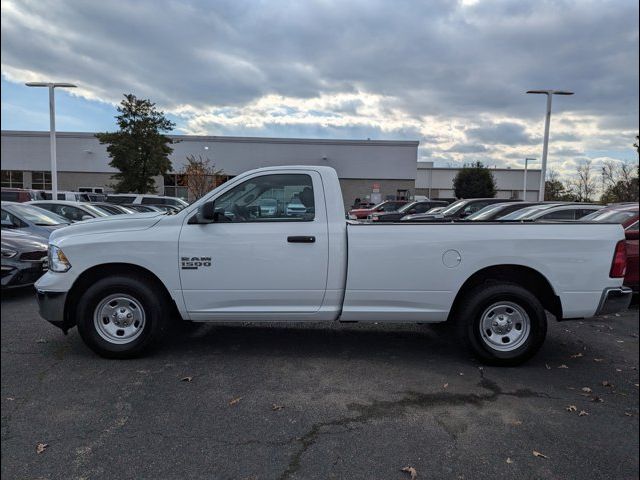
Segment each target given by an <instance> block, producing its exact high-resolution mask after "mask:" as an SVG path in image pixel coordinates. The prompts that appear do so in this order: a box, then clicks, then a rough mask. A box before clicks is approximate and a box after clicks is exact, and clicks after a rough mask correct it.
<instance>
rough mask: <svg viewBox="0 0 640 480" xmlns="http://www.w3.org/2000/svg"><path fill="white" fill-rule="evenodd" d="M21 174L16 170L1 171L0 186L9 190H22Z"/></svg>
mask: <svg viewBox="0 0 640 480" xmlns="http://www.w3.org/2000/svg"><path fill="white" fill-rule="evenodd" d="M23 185H24V183H23V182H22V172H18V171H17V170H2V186H3V187H10V188H23Z"/></svg>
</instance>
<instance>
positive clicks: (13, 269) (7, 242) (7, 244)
mask: <svg viewBox="0 0 640 480" xmlns="http://www.w3.org/2000/svg"><path fill="white" fill-rule="evenodd" d="M46 270H47V240H46V239H44V238H42V237H38V236H36V235H30V234H28V233H22V232H19V231H11V230H8V231H7V230H3V231H2V288H11V287H22V286H25V285H31V284H33V283H34V282H35V281H36V280H38V279H39V278H40V277H41V276H42V275H43V274H44V272H46Z"/></svg>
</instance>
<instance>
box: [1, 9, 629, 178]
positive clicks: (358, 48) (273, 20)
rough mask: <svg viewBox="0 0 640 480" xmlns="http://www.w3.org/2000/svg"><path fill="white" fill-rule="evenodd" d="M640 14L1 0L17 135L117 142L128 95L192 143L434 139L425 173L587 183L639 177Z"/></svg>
mask: <svg viewBox="0 0 640 480" xmlns="http://www.w3.org/2000/svg"><path fill="white" fill-rule="evenodd" d="M638 54H639V51H638V2H637V0H619V1H594V2H590V1H587V0H576V1H545V0H536V1H523V0H514V1H502V0H498V1H493V0H489V1H482V0H480V1H475V0H458V1H445V0H429V1H423V2H415V1H409V0H407V1H398V0H388V1H376V0H365V1H344V0H343V1H330V0H315V1H314V0H312V1H299V0H298V1H296V0H293V1H280V0H269V1H258V0H254V1H245V0H229V1H225V0H209V1H198V0H191V1H178V0H173V1H171V0H149V1H135V2H133V1H122V2H120V1H112V0H110V1H106V2H96V1H91V2H87V1H84V0H75V1H74V0H56V1H53V0H33V1H31V0H20V1H17V0H16V1H11V0H6V1H5V0H2V128H3V129H17V130H46V129H48V110H47V108H48V106H47V96H46V90H45V89H29V88H26V87H24V86H23V83H24V82H25V81H43V80H53V81H67V82H74V83H77V84H78V85H79V86H80V88H78V89H76V90H74V91H69V93H66V92H62V91H60V92H59V93H58V95H57V97H56V99H57V106H58V110H57V121H58V128H59V129H60V130H67V131H104V130H111V129H114V121H113V115H114V113H115V105H116V104H117V103H118V102H119V101H120V99H121V98H122V94H123V93H125V92H131V93H134V94H136V95H138V96H140V97H147V98H150V99H152V100H153V101H155V102H156V103H157V104H158V105H159V106H160V107H161V108H162V109H163V110H164V111H165V112H166V113H167V114H168V116H169V117H170V118H172V119H173V120H174V121H175V122H176V124H177V126H176V132H177V133H192V134H210V135H250V136H277V137H319V138H348V139H352V138H355V139H357V138H371V139H411V140H420V145H421V148H420V151H419V156H420V160H425V161H430V160H433V161H435V162H437V164H438V165H441V166H446V165H447V164H452V165H455V164H457V163H463V162H470V161H476V160H481V161H483V162H485V163H486V164H489V165H498V166H505V165H511V166H514V167H515V166H521V165H522V164H523V159H524V158H525V157H537V158H539V157H540V155H541V150H542V138H541V137H542V130H543V123H542V122H543V116H544V108H545V106H544V98H543V97H542V96H536V95H525V94H524V91H525V90H528V89H542V88H555V89H569V90H572V91H575V92H576V95H575V96H573V97H555V98H554V109H553V110H554V114H553V117H552V128H551V133H552V135H551V148H550V154H549V161H550V166H551V168H553V169H555V170H557V171H559V172H561V173H565V174H568V173H571V172H572V171H573V170H574V168H575V165H576V164H577V163H579V162H581V161H584V160H585V159H588V158H591V159H593V160H594V161H595V163H596V164H597V163H599V162H601V161H603V160H605V159H616V160H620V161H632V162H635V161H637V155H636V153H635V151H634V149H633V148H632V146H631V144H632V143H633V141H634V137H635V135H637V134H638V123H639V119H638V88H639V85H638Z"/></svg>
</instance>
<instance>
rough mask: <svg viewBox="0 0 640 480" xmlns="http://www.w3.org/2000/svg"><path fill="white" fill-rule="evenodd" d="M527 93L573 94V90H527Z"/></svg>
mask: <svg viewBox="0 0 640 480" xmlns="http://www.w3.org/2000/svg"><path fill="white" fill-rule="evenodd" d="M527 93H534V94H545V95H573V94H574V93H573V92H569V91H566V90H527Z"/></svg>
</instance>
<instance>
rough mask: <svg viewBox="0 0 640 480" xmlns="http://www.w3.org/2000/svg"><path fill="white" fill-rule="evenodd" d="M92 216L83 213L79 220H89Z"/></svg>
mask: <svg viewBox="0 0 640 480" xmlns="http://www.w3.org/2000/svg"><path fill="white" fill-rule="evenodd" d="M92 218H93V217H92V216H91V215H83V216H82V218H81V219H80V220H91V219H92Z"/></svg>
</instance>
